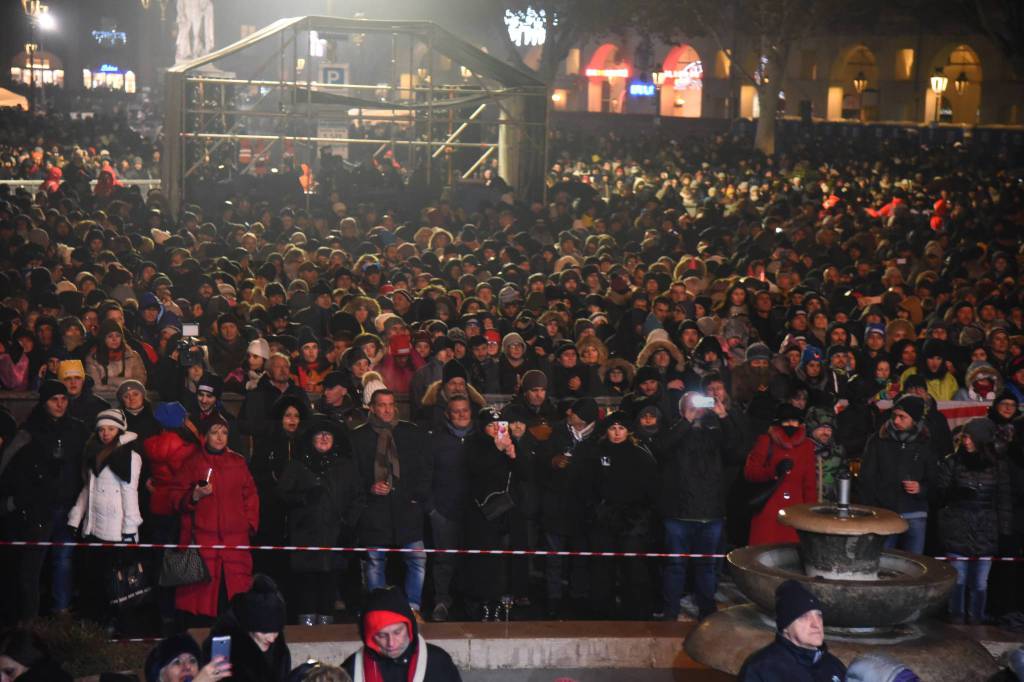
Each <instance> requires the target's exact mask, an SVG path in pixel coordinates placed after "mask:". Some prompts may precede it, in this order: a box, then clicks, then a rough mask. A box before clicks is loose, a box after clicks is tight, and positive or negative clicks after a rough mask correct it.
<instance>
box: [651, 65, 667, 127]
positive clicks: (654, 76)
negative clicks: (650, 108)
mask: <svg viewBox="0 0 1024 682" xmlns="http://www.w3.org/2000/svg"><path fill="white" fill-rule="evenodd" d="M651 82H652V83H654V89H655V92H657V94H658V96H657V97H655V99H654V115H655V116H661V86H662V85H664V84H665V72H664V71H652V72H651Z"/></svg>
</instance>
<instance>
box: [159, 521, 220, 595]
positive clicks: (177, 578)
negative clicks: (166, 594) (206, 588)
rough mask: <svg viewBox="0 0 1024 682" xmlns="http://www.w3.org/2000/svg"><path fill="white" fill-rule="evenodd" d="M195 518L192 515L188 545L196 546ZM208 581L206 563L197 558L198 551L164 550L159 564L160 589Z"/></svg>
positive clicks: (189, 549) (191, 548) (208, 575)
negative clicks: (190, 535)
mask: <svg viewBox="0 0 1024 682" xmlns="http://www.w3.org/2000/svg"><path fill="white" fill-rule="evenodd" d="M195 528H196V518H195V515H194V514H193V515H192V537H191V539H190V542H189V544H191V545H194V544H196V530H195ZM209 580H210V570H209V569H208V568H206V562H205V561H203V557H201V556H199V550H198V549H195V548H194V547H189V548H188V549H165V550H164V557H163V559H162V560H161V562H160V587H180V586H182V585H195V584H196V583H205V582H208V581H209Z"/></svg>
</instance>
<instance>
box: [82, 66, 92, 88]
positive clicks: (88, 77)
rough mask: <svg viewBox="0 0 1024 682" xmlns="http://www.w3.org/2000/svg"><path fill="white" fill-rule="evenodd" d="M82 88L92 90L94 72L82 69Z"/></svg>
mask: <svg viewBox="0 0 1024 682" xmlns="http://www.w3.org/2000/svg"><path fill="white" fill-rule="evenodd" d="M82 87H84V88H85V89H86V90H91V89H92V71H90V70H89V69H82Z"/></svg>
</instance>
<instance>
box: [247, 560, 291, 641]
mask: <svg viewBox="0 0 1024 682" xmlns="http://www.w3.org/2000/svg"><path fill="white" fill-rule="evenodd" d="M236 600H237V601H236V602H235V616H236V617H237V618H238V622H239V623H240V624H241V626H242V627H243V628H244V629H245V631H246V632H281V631H282V630H284V621H285V608H284V598H283V597H282V596H281V593H280V592H279V591H278V589H277V584H276V583H275V582H274V581H273V580H272V579H271V578H270V577H269V576H266V575H263V574H262V573H257V574H256V575H254V576H253V578H252V587H250V588H249V591H248V592H245V593H243V594H241V595H239V596H237V597H236Z"/></svg>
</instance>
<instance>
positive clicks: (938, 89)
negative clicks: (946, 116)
mask: <svg viewBox="0 0 1024 682" xmlns="http://www.w3.org/2000/svg"><path fill="white" fill-rule="evenodd" d="M948 85H949V79H948V78H946V75H945V74H944V73H942V67H941V66H939V67H936V68H935V73H934V74H933V75H932V77H931V86H932V92H934V93H935V122H936V123H938V122H939V112H940V111H941V110H942V93H944V92H945V91H946V86H948Z"/></svg>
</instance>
